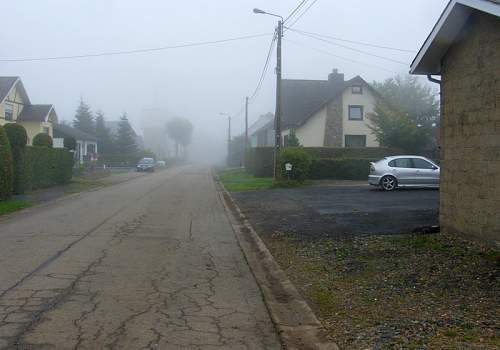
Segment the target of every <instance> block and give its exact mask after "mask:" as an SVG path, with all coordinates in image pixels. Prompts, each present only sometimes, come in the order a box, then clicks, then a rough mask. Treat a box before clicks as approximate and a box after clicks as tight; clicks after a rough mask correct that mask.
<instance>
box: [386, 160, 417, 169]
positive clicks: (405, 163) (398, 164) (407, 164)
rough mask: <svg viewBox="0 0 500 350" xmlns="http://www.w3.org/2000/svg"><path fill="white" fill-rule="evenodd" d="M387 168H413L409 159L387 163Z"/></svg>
mask: <svg viewBox="0 0 500 350" xmlns="http://www.w3.org/2000/svg"><path fill="white" fill-rule="evenodd" d="M389 166H390V167H393V168H413V164H412V162H411V158H399V159H394V160H392V161H390V162H389Z"/></svg>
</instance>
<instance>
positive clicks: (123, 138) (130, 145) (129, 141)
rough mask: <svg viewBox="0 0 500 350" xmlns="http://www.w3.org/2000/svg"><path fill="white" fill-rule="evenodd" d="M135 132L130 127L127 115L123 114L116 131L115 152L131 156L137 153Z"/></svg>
mask: <svg viewBox="0 0 500 350" xmlns="http://www.w3.org/2000/svg"><path fill="white" fill-rule="evenodd" d="M135 136H136V134H135V132H134V129H132V126H130V123H129V121H128V118H127V114H126V113H123V115H122V116H121V117H120V122H119V123H118V131H117V135H116V139H115V148H116V152H118V153H122V154H126V155H131V154H135V153H137V152H138V147H137V143H136V141H135Z"/></svg>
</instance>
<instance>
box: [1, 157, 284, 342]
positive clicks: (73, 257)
mask: <svg viewBox="0 0 500 350" xmlns="http://www.w3.org/2000/svg"><path fill="white" fill-rule="evenodd" d="M0 266H1V267H2V268H1V269H0V349H43V350H45V349H168V350H178V349H179V350H180V349H204V350H205V349H206V350H215V349H228V350H238V349H263V350H264V349H266V350H267V349H268V350H272V349H280V348H281V345H280V341H279V338H278V336H277V334H276V331H275V328H274V325H273V324H272V322H271V320H270V316H269V314H268V312H267V309H266V307H265V305H264V302H263V300H262V296H261V293H260V290H259V288H258V286H257V284H256V282H255V280H254V278H253V276H252V274H251V272H250V270H249V268H248V266H247V264H246V261H245V259H244V257H243V254H242V252H241V250H240V248H239V246H238V244H237V242H236V239H235V236H234V234H233V231H232V226H231V225H230V222H229V220H228V218H227V216H226V213H225V211H224V209H223V206H222V204H221V202H220V200H219V197H218V194H217V192H216V188H215V184H214V182H213V179H212V175H211V172H210V170H209V169H208V168H205V167H195V166H186V167H180V168H174V169H169V170H166V171H164V172H158V173H155V174H151V175H149V176H143V177H139V178H137V179H133V180H131V181H128V182H124V183H121V184H118V185H115V186H111V187H107V188H103V189H101V190H97V191H94V192H89V193H83V194H81V195H78V196H75V197H71V198H65V199H62V200H60V201H57V202H53V203H49V204H46V205H43V206H40V207H35V208H32V209H28V210H26V211H24V212H21V213H18V214H15V215H13V216H9V217H4V218H1V219H0Z"/></svg>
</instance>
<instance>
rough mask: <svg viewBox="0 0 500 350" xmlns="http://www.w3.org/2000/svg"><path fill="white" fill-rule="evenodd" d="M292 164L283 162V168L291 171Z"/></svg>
mask: <svg viewBox="0 0 500 350" xmlns="http://www.w3.org/2000/svg"><path fill="white" fill-rule="evenodd" d="M292 168H293V165H292V163H286V164H285V170H286V171H292Z"/></svg>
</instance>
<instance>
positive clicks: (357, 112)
mask: <svg viewBox="0 0 500 350" xmlns="http://www.w3.org/2000/svg"><path fill="white" fill-rule="evenodd" d="M349 120H363V106H349Z"/></svg>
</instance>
